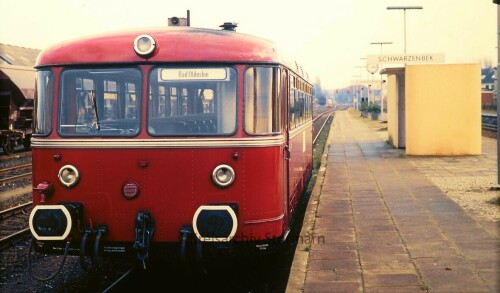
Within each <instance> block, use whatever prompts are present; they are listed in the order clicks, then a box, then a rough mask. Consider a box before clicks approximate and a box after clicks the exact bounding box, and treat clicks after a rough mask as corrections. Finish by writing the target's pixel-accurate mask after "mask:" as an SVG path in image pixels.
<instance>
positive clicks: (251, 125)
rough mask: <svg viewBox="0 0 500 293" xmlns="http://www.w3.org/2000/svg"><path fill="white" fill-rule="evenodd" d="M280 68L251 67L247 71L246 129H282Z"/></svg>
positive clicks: (254, 131)
mask: <svg viewBox="0 0 500 293" xmlns="http://www.w3.org/2000/svg"><path fill="white" fill-rule="evenodd" d="M279 79H280V76H279V68H277V67H249V68H247V70H246V71H245V84H244V87H245V88H244V93H245V95H244V108H245V124H244V127H245V131H246V132H247V133H250V134H271V133H278V132H280V131H281V103H280V95H279V91H278V89H279V85H280V82H279Z"/></svg>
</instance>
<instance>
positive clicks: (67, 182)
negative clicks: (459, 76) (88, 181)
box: [57, 165, 80, 187]
mask: <svg viewBox="0 0 500 293" xmlns="http://www.w3.org/2000/svg"><path fill="white" fill-rule="evenodd" d="M57 177H59V181H61V183H62V184H63V185H64V186H66V187H73V186H75V185H76V184H77V183H78V180H79V179H80V174H79V173H78V169H76V167H75V166H72V165H65V166H63V167H62V168H61V169H59V174H58V175H57Z"/></svg>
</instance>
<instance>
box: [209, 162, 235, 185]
mask: <svg viewBox="0 0 500 293" xmlns="http://www.w3.org/2000/svg"><path fill="white" fill-rule="evenodd" d="M234 177H235V174H234V170H233V168H231V167H230V166H228V165H219V166H217V167H215V169H214V171H213V172H212V179H213V180H214V183H215V184H217V185H218V186H220V187H226V186H229V185H231V183H233V181H234Z"/></svg>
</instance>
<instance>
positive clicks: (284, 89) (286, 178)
mask: <svg viewBox="0 0 500 293" xmlns="http://www.w3.org/2000/svg"><path fill="white" fill-rule="evenodd" d="M289 93H290V83H289V78H288V71H287V70H286V69H283V70H282V71H281V88H280V95H281V103H282V107H281V110H282V112H281V113H282V114H281V116H282V117H283V119H282V121H281V123H282V124H283V129H284V130H285V147H284V148H283V151H284V154H283V185H284V186H283V193H284V194H283V203H284V205H285V207H284V211H285V213H286V221H285V224H286V225H288V223H289V220H290V217H291V215H292V214H291V209H290V208H291V202H290V171H289V170H290V123H289V121H290V118H289V113H290V110H289Z"/></svg>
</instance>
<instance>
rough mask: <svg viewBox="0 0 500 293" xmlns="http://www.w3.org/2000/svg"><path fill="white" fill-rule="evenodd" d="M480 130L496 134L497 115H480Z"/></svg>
mask: <svg viewBox="0 0 500 293" xmlns="http://www.w3.org/2000/svg"><path fill="white" fill-rule="evenodd" d="M481 128H482V129H483V130H487V131H492V132H497V115H496V114H481Z"/></svg>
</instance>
